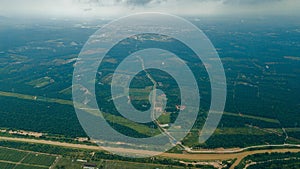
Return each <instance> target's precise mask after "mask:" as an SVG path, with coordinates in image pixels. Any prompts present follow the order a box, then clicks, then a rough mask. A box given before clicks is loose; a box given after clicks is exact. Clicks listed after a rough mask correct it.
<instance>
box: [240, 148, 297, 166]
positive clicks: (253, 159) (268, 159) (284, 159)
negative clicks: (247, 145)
mask: <svg viewBox="0 0 300 169" xmlns="http://www.w3.org/2000/svg"><path fill="white" fill-rule="evenodd" d="M299 160H300V153H291V152H287V153H263V154H254V155H249V156H247V157H245V158H244V159H243V160H242V161H241V162H240V164H239V165H238V166H236V167H235V169H243V168H244V167H245V166H248V168H251V169H257V168H272V169H273V168H282V169H292V168H298V166H300V161H299Z"/></svg>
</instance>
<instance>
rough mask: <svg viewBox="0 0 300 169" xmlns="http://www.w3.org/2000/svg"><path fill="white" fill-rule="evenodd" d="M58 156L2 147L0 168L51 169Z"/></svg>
mask: <svg viewBox="0 0 300 169" xmlns="http://www.w3.org/2000/svg"><path fill="white" fill-rule="evenodd" d="M56 158H57V156H55V155H49V154H42V153H35V152H30V151H24V150H18V149H12V148H6V147H0V168H1V169H2V168H3V169H13V168H15V169H43V168H49V167H50V166H51V165H52V164H53V163H54V161H55V160H56Z"/></svg>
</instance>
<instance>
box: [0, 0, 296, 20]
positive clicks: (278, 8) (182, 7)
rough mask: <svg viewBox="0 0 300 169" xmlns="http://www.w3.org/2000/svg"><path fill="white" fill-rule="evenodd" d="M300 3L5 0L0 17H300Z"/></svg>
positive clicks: (269, 0)
mask: <svg viewBox="0 0 300 169" xmlns="http://www.w3.org/2000/svg"><path fill="white" fill-rule="evenodd" d="M299 8H300V1H299V0H1V1H0V15H12V16H31V17H32V16H37V17H40V16H47V17H60V16H61V17H109V16H111V17H118V16H122V15H127V14H131V13H136V12H150V11H151V12H164V13H171V14H175V15H272V14H276V15H285V14H289V15H300V12H299Z"/></svg>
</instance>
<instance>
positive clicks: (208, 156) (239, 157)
mask: <svg viewBox="0 0 300 169" xmlns="http://www.w3.org/2000/svg"><path fill="white" fill-rule="evenodd" d="M0 140H6V141H16V142H26V143H36V144H47V145H53V146H62V147H68V148H78V149H88V150H104V149H106V150H107V149H110V150H113V151H118V152H121V153H130V154H148V155H151V154H156V153H157V152H153V151H147V150H134V149H124V148H112V147H105V148H104V149H103V148H101V147H98V146H91V145H83V144H72V143H63V142H57V141H49V140H36V139H27V138H13V137H0ZM266 152H281V153H284V152H300V148H286V149H273V150H253V151H245V152H239V153H225V154H221V153H217V154H213V153H203V154H173V153H164V154H161V155H160V156H161V157H166V158H176V159H188V160H203V161H205V160H206V161H211V160H228V159H235V158H236V159H237V160H236V161H235V163H234V164H233V165H232V167H231V168H232V169H233V168H234V167H235V166H236V165H238V164H239V163H240V161H241V160H242V159H243V158H245V157H246V156H248V155H252V154H258V153H266Z"/></svg>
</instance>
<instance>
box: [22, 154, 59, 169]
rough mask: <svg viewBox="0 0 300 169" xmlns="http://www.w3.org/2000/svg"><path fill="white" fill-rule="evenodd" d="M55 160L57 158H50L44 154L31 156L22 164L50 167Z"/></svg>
mask: <svg viewBox="0 0 300 169" xmlns="http://www.w3.org/2000/svg"><path fill="white" fill-rule="evenodd" d="M55 159H56V157H55V156H49V155H44V154H29V155H28V156H26V158H25V159H24V160H23V161H22V162H23V163H26V164H37V165H44V166H50V165H51V164H53V162H54V161H55Z"/></svg>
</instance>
